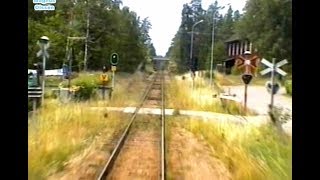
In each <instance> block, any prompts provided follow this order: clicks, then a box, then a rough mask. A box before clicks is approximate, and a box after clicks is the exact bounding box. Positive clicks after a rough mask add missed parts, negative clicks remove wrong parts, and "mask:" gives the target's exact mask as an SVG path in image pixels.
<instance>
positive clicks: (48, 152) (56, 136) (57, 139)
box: [28, 100, 124, 180]
mask: <svg viewBox="0 0 320 180" xmlns="http://www.w3.org/2000/svg"><path fill="white" fill-rule="evenodd" d="M87 107H88V104H87V103H78V104H73V103H70V104H59V103H57V102H56V101H54V100H51V101H47V102H46V104H45V105H44V106H43V107H42V108H41V109H40V110H39V112H38V115H37V116H36V117H34V118H32V119H30V124H29V134H28V142H29V144H28V177H29V179H36V180H38V179H45V178H46V177H48V176H49V175H50V174H52V173H54V172H56V171H59V170H62V169H63V167H64V166H65V163H66V161H68V160H69V159H70V157H71V156H72V155H73V154H75V153H77V152H80V151H81V150H82V149H83V148H85V147H86V146H88V145H89V144H90V143H91V142H92V140H93V138H94V137H95V136H97V135H98V134H99V133H100V132H102V131H107V132H109V133H113V132H114V131H115V130H116V129H117V128H118V127H119V126H120V124H123V122H121V121H120V119H124V118H121V116H123V115H120V114H117V113H108V116H105V113H104V112H101V113H97V112H93V111H87Z"/></svg>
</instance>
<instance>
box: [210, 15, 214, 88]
mask: <svg viewBox="0 0 320 180" xmlns="http://www.w3.org/2000/svg"><path fill="white" fill-rule="evenodd" d="M214 13H215V12H214V11H213V15H212V40H211V63H210V88H211V87H212V73H213V72H212V68H213V44H214Z"/></svg>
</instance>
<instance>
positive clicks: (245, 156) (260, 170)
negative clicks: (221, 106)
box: [171, 117, 292, 180]
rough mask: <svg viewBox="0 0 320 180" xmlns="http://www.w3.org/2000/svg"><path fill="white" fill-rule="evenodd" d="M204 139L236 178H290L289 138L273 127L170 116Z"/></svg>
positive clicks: (255, 179)
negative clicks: (240, 125)
mask: <svg viewBox="0 0 320 180" xmlns="http://www.w3.org/2000/svg"><path fill="white" fill-rule="evenodd" d="M179 119H180V121H181V120H182V122H183V123H176V122H175V125H179V126H181V127H183V128H186V129H187V130H189V131H191V132H192V133H194V134H195V135H196V136H198V137H199V138H201V139H204V140H206V141H207V142H208V143H209V144H210V146H211V148H212V150H213V154H214V156H216V157H217V158H219V159H221V160H222V161H223V162H224V163H225V164H226V165H227V167H228V168H229V171H230V172H231V174H232V176H233V179H236V180H243V179H246V180H257V179H261V180H289V179H291V178H292V176H291V173H292V166H291V164H292V141H291V139H290V138H289V137H284V136H280V135H279V134H278V133H277V130H276V129H275V127H273V126H271V125H268V126H263V127H259V128H257V127H255V126H250V125H246V126H242V127H239V125H235V124H227V123H221V124H219V123H218V124H217V123H212V122H204V121H196V120H191V119H186V118H183V117H175V118H173V119H171V120H174V121H176V120H179Z"/></svg>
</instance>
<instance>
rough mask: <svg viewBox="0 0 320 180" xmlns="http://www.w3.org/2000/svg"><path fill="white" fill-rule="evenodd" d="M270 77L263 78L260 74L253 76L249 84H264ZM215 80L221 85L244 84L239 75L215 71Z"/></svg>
mask: <svg viewBox="0 0 320 180" xmlns="http://www.w3.org/2000/svg"><path fill="white" fill-rule="evenodd" d="M269 80H270V78H263V77H261V76H258V77H253V78H252V80H251V82H250V85H260V86H264V85H265V83H266V82H267V81H269ZM215 81H216V82H217V83H218V84H219V85H221V86H239V85H244V84H243V81H242V79H241V75H232V74H231V75H226V76H224V75H222V74H221V73H218V72H216V73H215Z"/></svg>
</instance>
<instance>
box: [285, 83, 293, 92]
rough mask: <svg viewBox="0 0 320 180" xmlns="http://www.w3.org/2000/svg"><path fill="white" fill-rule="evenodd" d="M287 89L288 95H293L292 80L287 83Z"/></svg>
mask: <svg viewBox="0 0 320 180" xmlns="http://www.w3.org/2000/svg"><path fill="white" fill-rule="evenodd" d="M285 88H286V92H287V94H289V95H292V80H287V81H286V82H285Z"/></svg>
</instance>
